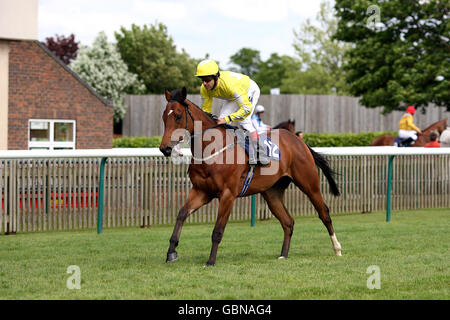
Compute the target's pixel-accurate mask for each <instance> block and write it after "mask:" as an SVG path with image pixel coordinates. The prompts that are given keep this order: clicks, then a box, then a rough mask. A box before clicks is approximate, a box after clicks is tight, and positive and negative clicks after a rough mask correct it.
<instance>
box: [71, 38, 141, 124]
mask: <svg viewBox="0 0 450 320" xmlns="http://www.w3.org/2000/svg"><path fill="white" fill-rule="evenodd" d="M70 67H71V68H72V69H73V71H75V72H76V73H77V74H78V75H79V76H80V77H81V78H82V79H83V80H84V81H86V82H87V83H88V84H89V85H90V86H92V87H93V88H94V89H95V90H96V91H97V92H98V94H100V95H101V96H103V97H105V98H106V99H109V100H112V101H113V103H114V122H116V123H117V122H119V121H120V120H121V119H123V117H124V115H125V111H126V106H125V103H124V101H123V97H124V94H125V93H142V92H143V91H144V89H145V87H144V85H143V84H142V83H141V82H140V81H139V80H138V77H137V76H136V75H135V74H132V73H130V72H129V71H128V67H127V65H126V64H125V62H123V60H122V58H121V57H120V54H119V52H118V51H117V48H116V45H115V44H113V43H109V42H108V39H107V36H106V34H105V33H104V32H100V33H99V34H98V36H97V38H96V39H95V40H94V43H93V44H92V47H81V48H80V52H79V54H78V57H77V59H76V60H74V61H73V62H72V63H71V65H70Z"/></svg>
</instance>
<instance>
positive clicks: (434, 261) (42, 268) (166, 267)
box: [0, 209, 450, 300]
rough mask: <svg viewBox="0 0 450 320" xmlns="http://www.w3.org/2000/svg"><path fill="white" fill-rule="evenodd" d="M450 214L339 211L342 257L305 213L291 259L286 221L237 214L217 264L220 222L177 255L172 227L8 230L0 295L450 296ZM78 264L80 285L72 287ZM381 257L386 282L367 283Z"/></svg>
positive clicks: (0, 262) (201, 228)
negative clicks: (211, 259)
mask: <svg viewBox="0 0 450 320" xmlns="http://www.w3.org/2000/svg"><path fill="white" fill-rule="evenodd" d="M449 214H450V209H429V210H417V211H405V212H397V211H394V212H393V213H392V221H391V222H390V223H386V222H385V216H384V213H383V212H375V213H371V214H364V215H362V214H351V215H334V216H332V218H333V224H334V227H335V230H336V234H337V237H338V239H339V241H340V242H341V244H342V248H343V256H342V257H336V256H335V255H334V252H333V250H332V247H331V241H330V238H329V236H328V233H327V232H326V229H325V227H324V226H323V225H322V223H321V222H320V220H319V219H318V218H316V217H297V218H296V219H295V220H296V224H295V228H294V235H293V238H292V242H291V250H290V255H289V258H288V259H286V260H278V259H277V258H278V255H279V253H280V251H281V245H282V238H283V232H282V229H281V227H280V225H279V223H278V221H277V220H274V219H272V220H269V221H257V224H256V227H254V228H251V227H250V222H245V223H229V224H228V226H227V228H226V231H225V235H224V238H223V241H222V243H221V245H220V247H219V252H218V256H217V263H216V266H215V267H210V268H204V267H203V266H204V264H205V262H206V261H207V259H208V255H209V251H210V246H211V240H210V239H211V232H212V228H213V225H212V224H204V225H200V224H196V225H192V224H191V225H185V226H184V229H183V232H182V235H181V240H180V245H179V247H178V249H177V251H178V254H179V259H178V261H176V262H174V263H171V264H166V263H165V255H166V251H167V248H168V244H169V237H170V235H171V233H172V228H173V226H156V227H152V228H150V229H140V228H120V229H107V228H106V229H104V230H103V234H101V235H97V234H96V232H95V230H85V231H63V232H42V233H22V234H17V235H14V236H4V235H2V236H0V299H174V300H176V299H200V300H201V299H213V300H216V299H402V300H405V299H449V288H450V286H449V284H450V281H449V280H450V277H449V261H450V259H449V258H450V255H449V240H450V235H449V217H450V216H449ZM70 265H77V266H79V267H80V269H81V290H69V289H67V287H66V281H67V279H68V277H69V276H70V274H67V273H66V270H67V267H68V266H70ZM372 265H377V266H379V268H380V271H381V289H379V290H378V289H374V290H369V289H368V288H367V286H366V283H367V279H368V277H369V276H370V274H367V273H366V270H367V268H368V267H369V266H372Z"/></svg>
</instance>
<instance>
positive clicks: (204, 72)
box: [195, 60, 219, 77]
mask: <svg viewBox="0 0 450 320" xmlns="http://www.w3.org/2000/svg"><path fill="white" fill-rule="evenodd" d="M218 73H219V66H218V65H217V63H216V62H215V61H214V60H203V61H201V62H200V63H199V64H198V66H197V73H196V74H195V76H196V77H207V76H215V75H217V74H218Z"/></svg>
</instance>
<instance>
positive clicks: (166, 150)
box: [159, 146, 172, 157]
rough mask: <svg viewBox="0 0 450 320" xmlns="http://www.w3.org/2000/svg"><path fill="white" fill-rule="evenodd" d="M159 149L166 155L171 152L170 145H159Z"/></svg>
mask: <svg viewBox="0 0 450 320" xmlns="http://www.w3.org/2000/svg"><path fill="white" fill-rule="evenodd" d="M159 150H160V151H161V152H162V153H163V155H165V156H166V157H169V156H170V155H171V154H172V147H169V146H166V147H163V146H161V147H159Z"/></svg>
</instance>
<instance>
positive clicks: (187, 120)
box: [169, 98, 236, 161]
mask: <svg viewBox="0 0 450 320" xmlns="http://www.w3.org/2000/svg"><path fill="white" fill-rule="evenodd" d="M169 102H178V103H179V104H181V105H182V106H184V110H185V114H186V128H185V129H186V131H187V132H189V118H188V117H190V118H191V119H192V123H194V117H193V116H192V113H191V111H190V110H189V104H188V103H187V102H186V101H185V100H182V99H173V98H172V99H170V100H169ZM202 112H203V110H202ZM220 126H223V125H222V124H216V125H214V126H212V127H210V128H206V129H205V130H202V132H200V133H197V134H192V135H191V143H192V142H193V140H194V138H195V137H197V136H202V135H203V134H204V133H205V132H206V131H208V130H211V129H214V128H217V127H220ZM192 132H194V131H192ZM235 144H236V142H233V143H232V144H230V145H228V146H226V147H224V148H222V149H221V150H219V151H217V152H216V153H214V154H213V155H210V156H209V157H206V158H201V159H199V158H195V157H194V155H193V159H194V160H196V161H206V160H209V159H210V158H213V157H215V156H216V155H218V154H220V153H222V152H223V151H225V150H227V149H229V148H230V147H233V146H234V145H235Z"/></svg>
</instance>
